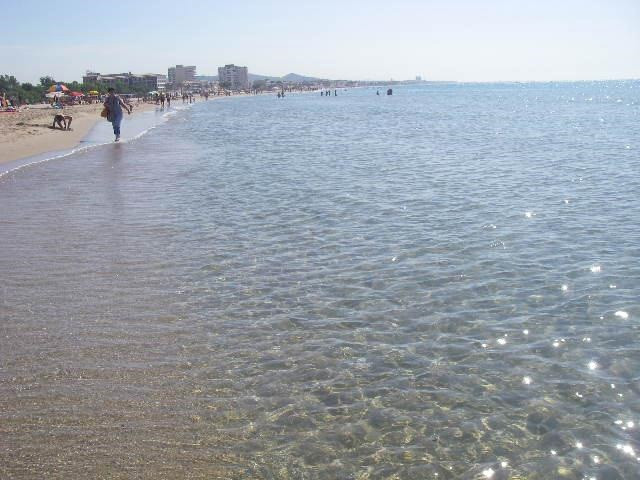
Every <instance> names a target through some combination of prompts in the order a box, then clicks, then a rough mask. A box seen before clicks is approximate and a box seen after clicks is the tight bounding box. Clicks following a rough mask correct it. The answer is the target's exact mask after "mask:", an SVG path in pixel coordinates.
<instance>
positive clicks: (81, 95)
mask: <svg viewBox="0 0 640 480" xmlns="http://www.w3.org/2000/svg"><path fill="white" fill-rule="evenodd" d="M71 96H72V97H84V93H80V92H71Z"/></svg>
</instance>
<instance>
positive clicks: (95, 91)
mask: <svg viewBox="0 0 640 480" xmlns="http://www.w3.org/2000/svg"><path fill="white" fill-rule="evenodd" d="M89 95H100V92H99V91H97V90H89Z"/></svg>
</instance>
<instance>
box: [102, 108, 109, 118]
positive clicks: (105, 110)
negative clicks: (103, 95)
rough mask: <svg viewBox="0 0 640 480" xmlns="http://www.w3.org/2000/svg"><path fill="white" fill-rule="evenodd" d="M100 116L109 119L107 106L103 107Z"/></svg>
mask: <svg viewBox="0 0 640 480" xmlns="http://www.w3.org/2000/svg"><path fill="white" fill-rule="evenodd" d="M100 116H101V117H102V118H106V119H107V120H109V109H108V108H107V107H104V108H103V109H102V111H101V112H100Z"/></svg>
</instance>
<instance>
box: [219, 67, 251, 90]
mask: <svg viewBox="0 0 640 480" xmlns="http://www.w3.org/2000/svg"><path fill="white" fill-rule="evenodd" d="M218 81H219V82H220V85H228V86H229V87H230V88H231V89H232V90H248V89H249V69H248V68H247V67H237V66H235V65H234V64H230V65H225V66H224V67H219V68H218Z"/></svg>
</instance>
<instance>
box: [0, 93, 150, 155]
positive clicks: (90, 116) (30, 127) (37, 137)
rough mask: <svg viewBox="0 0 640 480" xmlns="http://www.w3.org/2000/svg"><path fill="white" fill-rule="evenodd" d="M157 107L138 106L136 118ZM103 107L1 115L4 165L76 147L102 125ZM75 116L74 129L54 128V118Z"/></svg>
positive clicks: (33, 109) (38, 109) (37, 108)
mask: <svg viewBox="0 0 640 480" xmlns="http://www.w3.org/2000/svg"><path fill="white" fill-rule="evenodd" d="M155 108H156V105H154V104H149V103H138V104H134V108H133V113H132V114H133V115H135V114H136V113H139V112H144V111H148V110H153V109H155ZM101 110H102V104H93V105H74V106H70V107H65V108H64V110H57V109H53V108H51V107H48V106H45V107H44V108H43V106H41V105H35V106H32V107H30V108H27V109H24V110H21V111H20V112H16V113H4V112H3V113H0V164H3V163H8V162H12V161H15V160H19V159H22V158H26V157H30V156H32V155H38V154H41V153H45V152H49V151H57V150H67V149H71V148H73V147H75V146H76V145H78V144H79V143H80V141H81V140H82V139H83V138H84V137H85V136H86V135H87V133H89V131H90V130H91V128H93V126H94V125H95V124H96V123H97V122H99V121H103V122H104V121H106V120H104V119H103V118H102V117H100V111H101ZM60 112H63V113H64V114H65V115H71V116H73V123H72V125H71V130H69V131H65V130H60V129H59V128H55V129H54V128H52V123H53V117H54V115H56V114H58V113H60Z"/></svg>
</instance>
